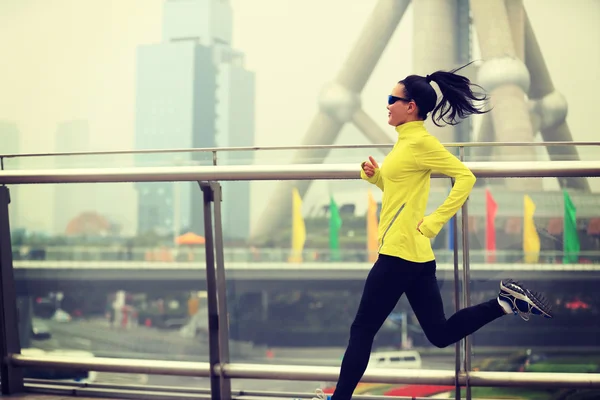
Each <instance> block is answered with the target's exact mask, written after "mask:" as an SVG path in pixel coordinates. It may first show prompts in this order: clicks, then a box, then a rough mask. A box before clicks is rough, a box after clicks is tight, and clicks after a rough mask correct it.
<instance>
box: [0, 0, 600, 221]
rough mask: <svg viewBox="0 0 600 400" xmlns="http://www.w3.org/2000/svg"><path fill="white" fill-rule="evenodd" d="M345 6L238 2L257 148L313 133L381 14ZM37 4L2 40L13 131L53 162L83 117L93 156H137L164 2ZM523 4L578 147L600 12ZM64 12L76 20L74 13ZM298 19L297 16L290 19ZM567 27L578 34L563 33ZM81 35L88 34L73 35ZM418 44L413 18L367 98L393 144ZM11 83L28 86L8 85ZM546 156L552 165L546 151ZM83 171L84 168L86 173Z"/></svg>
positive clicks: (237, 39)
mask: <svg viewBox="0 0 600 400" xmlns="http://www.w3.org/2000/svg"><path fill="white" fill-rule="evenodd" d="M24 3H26V2H24ZM342 3H344V2H341V1H337V0H336V1H332V2H331V3H329V2H328V3H327V4H326V5H319V6H318V5H317V3H316V2H314V3H303V4H298V3H297V2H277V3H276V4H271V3H269V4H267V2H265V4H262V5H263V6H264V7H258V6H259V5H261V3H260V1H259V4H256V2H254V3H252V4H247V3H246V2H243V1H237V0H235V1H232V2H231V4H232V8H233V11H234V14H233V22H234V23H233V25H234V28H233V47H234V48H238V49H240V50H241V51H243V52H244V53H245V55H246V65H247V67H248V69H250V70H253V71H256V87H257V98H256V110H257V115H256V142H255V143H256V144H257V145H295V144H298V142H299V140H300V138H301V137H302V135H303V134H304V132H305V131H306V129H307V126H308V124H309V120H310V117H311V115H312V114H313V113H314V110H316V107H317V101H316V99H317V95H318V92H319V90H320V88H321V87H322V85H323V84H324V83H325V82H327V81H328V80H329V79H330V78H331V77H332V76H333V75H334V74H335V73H336V72H337V69H338V68H339V64H340V62H341V61H342V60H343V59H344V58H345V56H346V54H347V52H348V49H349V48H351V46H352V45H353V43H354V41H355V39H356V35H358V33H359V31H360V28H361V27H362V24H363V23H364V19H365V16H366V15H368V14H369V13H370V11H371V7H372V4H369V3H365V4H362V3H357V4H354V5H353V6H352V7H344V6H343V5H342ZM27 4H28V7H25V6H23V7H20V6H18V5H12V6H11V7H10V9H9V10H7V12H3V13H2V14H1V15H2V16H1V17H0V19H1V22H2V23H1V24H0V32H2V33H3V34H4V35H3V37H4V38H9V37H19V38H20V39H21V41H20V43H19V44H18V45H17V44H16V43H11V42H9V41H7V40H5V41H4V42H3V46H4V49H5V51H7V52H10V53H11V54H13V57H12V63H10V64H7V65H4V66H3V67H2V69H1V71H3V73H1V74H0V83H1V84H2V85H3V87H4V91H3V94H2V95H1V97H0V119H5V120H10V121H14V123H16V124H17V126H18V127H19V130H20V132H21V135H20V136H21V137H20V145H21V151H23V152H47V151H48V149H50V148H52V142H53V137H52V132H54V130H55V129H56V126H57V124H58V123H59V122H60V121H63V120H70V119H78V118H85V119H87V120H89V121H90V132H91V139H90V148H91V149H93V150H108V149H115V150H116V149H133V148H134V146H133V140H134V139H133V138H134V135H133V131H134V124H133V115H134V113H133V110H134V108H133V104H134V103H133V99H134V85H133V82H134V80H133V79H134V55H135V48H136V47H138V46H139V45H142V44H149V43H157V42H159V41H160V40H161V39H160V38H161V19H162V16H161V15H162V11H161V10H162V5H163V2H162V1H158V0H156V1H144V2H143V7H142V2H141V1H137V2H135V1H134V2H131V3H127V4H125V3H117V2H115V4H113V6H112V8H111V7H107V3H106V2H89V4H87V5H86V6H85V7H84V6H82V5H73V4H72V3H70V2H66V1H58V2H56V3H54V4H53V6H52V7H50V6H49V5H46V4H44V3H38V4H36V5H35V6H33V5H32V3H27ZM344 4H345V3H344ZM524 4H525V7H526V8H527V10H528V14H529V16H530V19H531V21H532V24H533V25H534V28H535V30H536V32H537V36H538V40H539V42H540V46H541V47H542V51H543V52H544V56H545V58H546V61H547V64H548V68H549V69H550V72H551V74H552V77H553V80H554V83H555V86H556V87H557V89H558V90H559V91H561V92H562V93H563V94H564V95H565V97H566V98H567V101H568V104H569V114H568V115H567V120H568V122H569V126H570V127H571V130H572V132H573V136H574V139H575V140H594V139H595V133H594V132H593V129H590V127H589V115H591V114H592V113H593V112H594V106H593V99H594V93H595V92H596V91H597V90H600V87H598V85H600V83H598V82H597V80H594V79H590V78H585V77H591V76H594V75H593V71H595V70H597V69H598V68H599V67H600V52H599V51H598V50H597V48H596V47H597V46H596V45H594V44H593V43H595V41H594V40H589V41H587V40H580V39H579V38H581V37H589V38H592V37H597V36H598V35H597V34H596V33H598V32H600V28H599V27H598V26H597V25H596V24H595V23H594V21H595V20H597V18H598V16H599V14H600V5H599V4H598V3H597V2H593V1H581V2H577V3H576V4H572V5H568V6H566V5H565V4H564V3H563V2H560V1H546V2H544V4H539V3H537V2H535V1H531V0H530V1H524ZM267 5H268V6H269V7H267ZM65 10H71V11H70V13H66V12H65ZM83 10H85V12H86V13H88V12H91V13H94V14H95V15H96V18H95V19H94V21H88V20H85V22H84V21H83V20H81V21H79V20H78V19H77V18H70V17H69V16H70V15H78V13H82V12H83ZM316 10H319V12H316ZM3 11H4V10H3ZM340 13H343V19H344V21H345V23H344V27H345V28H347V29H330V26H331V23H332V21H337V20H339V18H340ZM292 16H293V17H294V18H290V17H292ZM307 20H310V21H311V30H310V32H307V31H306V30H305V28H304V27H305V25H306V24H305V21H307ZM50 21H52V23H50ZM61 21H62V23H61ZM108 21H111V23H110V24H109V23H108ZM57 22H58V23H57ZM565 24H566V25H567V26H568V29H565V30H563V29H561V30H556V29H555V27H556V26H558V25H560V26H565ZM31 26H35V27H37V30H36V29H33V28H31ZM50 26H52V29H49V27H50ZM109 28H110V29H109ZM72 30H76V31H78V32H80V34H78V35H76V36H75V35H72V34H71V32H72ZM42 32H43V33H42ZM40 35H44V36H46V37H47V38H48V43H45V44H44V45H43V46H42V44H41V43H38V42H37V38H38V37H40ZM411 38H412V15H411V14H410V12H409V13H408V14H407V16H406V18H404V19H403V21H402V23H401V25H400V27H399V29H398V31H397V32H396V33H395V34H394V37H393V38H392V41H391V42H390V45H389V46H388V49H387V50H386V52H385V54H384V57H383V58H382V60H381V61H380V63H379V64H378V66H377V67H376V70H375V74H374V75H373V76H372V77H371V78H370V80H369V82H368V84H367V87H366V88H365V91H364V93H363V98H362V99H363V105H364V108H365V110H366V111H367V112H368V113H369V114H370V115H372V116H373V118H374V119H375V121H376V123H377V124H379V125H380V126H381V127H382V128H383V129H384V130H385V132H387V133H388V134H389V135H390V138H391V137H392V132H391V131H390V129H389V128H388V127H386V126H385V117H384V113H385V108H384V102H383V101H382V99H383V98H384V97H385V95H386V94H387V92H388V91H389V89H390V85H391V84H393V83H394V81H395V80H397V79H399V78H401V77H402V76H404V75H406V74H408V73H410V72H411V63H412V46H413V45H412V41H411ZM24 48H28V49H29V50H28V52H27V53H25V52H23V51H22V50H20V49H24ZM565 55H568V57H565ZM38 59H42V60H45V62H44V64H43V65H44V67H43V69H40V68H39V67H35V68H34V66H36V65H39V63H38V62H36V60H38ZM42 71H43V73H41V72H42ZM573 71H577V73H576V74H574V72H573ZM11 76H17V77H20V76H23V77H25V76H27V77H29V78H28V79H16V80H15V79H9V77H11ZM579 77H584V78H583V79H580V78H579ZM284 91H288V92H293V93H294V106H290V105H289V104H288V103H287V102H285V101H282V100H283V98H282V97H281V93H282V92H284ZM32 116H34V117H32ZM474 122H475V121H474ZM359 140H361V138H360V136H355V135H353V134H352V130H351V128H350V127H349V128H347V130H346V129H345V130H344V131H343V132H342V134H341V135H340V139H339V140H338V143H366V140H362V141H359ZM541 152H542V155H543V150H542V151H541ZM580 153H581V155H582V158H583V159H590V158H592V157H594V154H593V152H590V151H586V149H580ZM375 155H376V154H375ZM365 156H367V154H364V155H362V154H352V156H351V157H347V156H346V154H343V155H341V154H338V155H337V156H335V157H334V159H336V160H344V161H345V162H355V161H359V160H360V157H365ZM257 157H258V158H257V162H259V163H264V162H268V163H273V162H282V163H285V162H286V161H287V160H286V157H285V155H283V154H282V153H279V154H264V153H263V154H257ZM113 162H114V163H116V165H119V166H131V165H133V160H132V158H131V157H126V156H119V157H115V158H114V160H113ZM48 165H49V163H48V162H46V161H44V160H25V162H24V165H23V167H24V168H26V167H31V166H34V167H47V166H48ZM72 165H73V166H74V167H76V166H78V163H77V162H73V164H72ZM323 184H324V185H325V183H323ZM596 186H597V185H596ZM323 187H324V186H323V185H321V186H318V185H315V188H314V189H311V191H310V192H309V193H308V197H307V199H306V203H315V202H317V201H319V197H320V195H319V193H321V192H322V191H323V190H324V189H323ZM596 188H597V187H596ZM271 190H272V184H271V183H270V182H256V183H255V184H253V189H252V203H253V204H254V206H253V210H252V217H253V219H254V222H256V218H258V216H259V215H260V212H262V210H261V209H260V205H261V204H264V199H265V198H267V197H268V196H269V195H270V193H271ZM22 192H23V193H22V196H23V198H24V199H25V201H24V204H23V206H24V207H25V208H27V209H29V210H30V213H29V215H28V218H30V220H31V221H32V222H31V225H32V226H34V227H36V228H39V229H41V230H48V229H49V228H50V226H51V224H52V223H51V218H50V217H48V214H49V211H50V210H49V209H44V208H43V207H33V206H32V205H33V204H34V202H35V200H36V199H38V198H43V197H46V198H47V197H49V196H51V194H50V192H51V187H49V186H44V185H41V186H37V187H23V188H22ZM120 195H121V196H122V198H123V201H122V202H121V204H120V207H121V209H122V210H123V211H122V213H123V214H126V215H132V216H133V214H135V211H134V208H133V204H134V200H133V198H134V195H135V192H134V191H133V189H122V190H120ZM132 218H133V217H131V218H130V219H132ZM132 223H133V224H135V222H132Z"/></svg>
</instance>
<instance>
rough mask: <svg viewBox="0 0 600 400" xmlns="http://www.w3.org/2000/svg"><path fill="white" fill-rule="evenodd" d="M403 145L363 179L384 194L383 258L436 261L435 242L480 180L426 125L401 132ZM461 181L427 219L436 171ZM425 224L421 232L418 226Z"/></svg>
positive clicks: (407, 127) (403, 127) (399, 143)
mask: <svg viewBox="0 0 600 400" xmlns="http://www.w3.org/2000/svg"><path fill="white" fill-rule="evenodd" d="M396 131H397V132H398V141H397V142H396V144H395V145H394V147H393V148H392V150H391V151H390V153H389V154H388V155H387V156H386V157H385V159H384V161H383V162H382V163H381V166H380V168H377V169H376V170H375V174H374V175H373V176H372V177H371V178H369V177H367V175H366V174H365V172H364V171H363V170H362V168H361V172H360V175H361V178H362V179H364V180H366V181H368V182H370V183H372V184H374V185H377V187H379V188H380V189H381V190H382V191H383V199H382V206H381V216H380V218H379V253H380V254H386V255H389V256H395V257H400V258H403V259H405V260H408V261H413V262H427V261H431V260H434V259H435V256H434V254H433V250H432V249H431V241H430V240H429V239H431V238H434V237H435V236H436V235H437V234H438V233H439V232H440V230H441V229H442V226H444V224H445V223H446V222H448V220H450V218H452V216H453V215H454V214H456V212H457V211H458V209H459V208H460V207H461V206H462V205H463V203H464V202H465V201H466V200H467V197H468V196H469V193H470V192H471V189H473V185H475V176H474V175H473V173H472V172H471V171H470V170H469V169H468V168H467V167H466V166H465V165H464V164H463V163H462V162H461V161H460V160H459V159H458V158H456V157H455V156H454V155H453V154H452V153H450V152H449V151H448V150H447V149H446V148H445V147H444V146H442V144H441V143H440V142H439V140H438V139H437V138H436V137H435V136H432V135H431V134H430V133H429V132H427V130H426V129H425V126H424V122H423V121H413V122H408V123H405V124H402V125H400V126H398V127H396ZM432 171H436V172H440V173H442V174H444V175H447V176H450V177H452V178H455V182H454V186H453V188H452V190H451V191H450V194H449V195H448V197H447V198H446V200H445V201H444V203H443V204H442V205H441V206H440V207H439V208H438V209H437V210H435V212H434V213H432V214H431V215H428V216H426V217H425V208H426V207H427V200H428V198H429V186H430V179H431V172H432ZM421 220H423V223H422V224H421V227H420V230H421V232H422V234H421V232H419V231H418V230H417V224H418V223H419V221H421Z"/></svg>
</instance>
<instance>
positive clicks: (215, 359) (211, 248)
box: [198, 182, 231, 400]
mask: <svg viewBox="0 0 600 400" xmlns="http://www.w3.org/2000/svg"><path fill="white" fill-rule="evenodd" d="M198 184H199V185H200V189H201V190H202V192H203V194H204V236H205V239H206V244H205V247H206V291H207V303H208V331H209V336H208V340H209V342H208V343H209V362H210V366H211V370H210V388H211V398H212V399H213V400H230V399H231V382H230V380H229V379H225V378H224V377H223V375H222V373H221V372H220V371H217V370H216V368H218V367H220V366H221V364H224V363H228V362H229V328H228V327H229V323H228V322H229V321H228V315H227V303H226V295H227V293H226V286H225V268H224V263H223V234H222V226H221V204H220V202H221V186H220V185H219V184H218V183H217V182H198ZM211 203H213V204H214V210H215V224H214V234H213V222H212V212H211V211H212V210H211ZM215 246H216V261H217V262H216V268H215Z"/></svg>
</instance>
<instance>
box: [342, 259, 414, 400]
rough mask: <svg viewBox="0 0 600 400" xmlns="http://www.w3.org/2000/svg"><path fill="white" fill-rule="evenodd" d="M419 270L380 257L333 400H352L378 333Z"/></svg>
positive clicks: (374, 268) (362, 303)
mask: <svg viewBox="0 0 600 400" xmlns="http://www.w3.org/2000/svg"><path fill="white" fill-rule="evenodd" d="M419 271H420V268H419V267H418V264H413V263H410V262H407V261H405V260H402V259H400V258H397V257H391V256H386V255H380V256H379V258H378V259H377V261H376V262H375V265H373V268H372V269H371V271H370V272H369V276H368V277H367V280H366V282H365V286H364V290H363V294H362V298H361V300H360V305H359V307H358V312H357V313H356V317H355V319H354V322H353V323H352V327H351V329H350V341H349V343H348V348H347V349H346V352H345V354H344V359H343V361H342V367H341V370H340V377H339V379H338V383H337V387H336V389H335V392H334V394H333V397H332V400H350V398H351V397H352V393H353V392H354V389H355V388H356V385H358V382H359V381H360V379H361V378H362V376H363V374H364V372H365V369H366V368H367V364H368V363H369V356H370V354H371V347H372V345H373V338H374V337H375V334H376V333H377V332H378V331H379V329H380V328H381V326H382V325H383V323H384V322H385V320H386V318H387V317H388V316H389V314H390V313H391V312H392V310H393V309H394V307H395V306H396V303H398V300H399V299H400V296H402V294H403V293H404V292H405V291H406V289H407V288H408V287H409V286H411V285H413V284H414V281H415V278H416V277H417V276H418V275H419Z"/></svg>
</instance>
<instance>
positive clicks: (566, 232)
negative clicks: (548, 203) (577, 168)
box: [563, 190, 581, 264]
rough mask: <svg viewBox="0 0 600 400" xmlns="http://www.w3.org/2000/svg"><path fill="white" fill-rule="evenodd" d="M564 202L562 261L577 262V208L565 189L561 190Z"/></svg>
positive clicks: (578, 248)
mask: <svg viewBox="0 0 600 400" xmlns="http://www.w3.org/2000/svg"><path fill="white" fill-rule="evenodd" d="M563 195H564V196H563V197H564V203H565V216H564V229H563V253H564V254H563V263H564V264H577V263H578V262H579V250H580V249H581V248H580V244H579V235H578V234H577V209H576V208H575V205H574V204H573V202H572V201H571V197H569V193H567V191H566V190H564V191H563Z"/></svg>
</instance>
